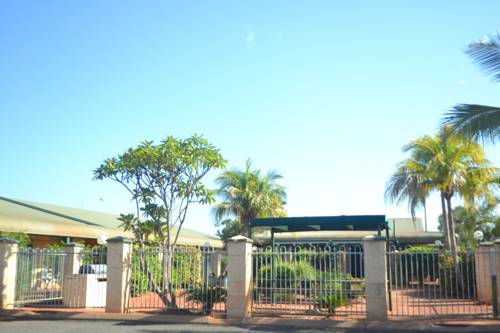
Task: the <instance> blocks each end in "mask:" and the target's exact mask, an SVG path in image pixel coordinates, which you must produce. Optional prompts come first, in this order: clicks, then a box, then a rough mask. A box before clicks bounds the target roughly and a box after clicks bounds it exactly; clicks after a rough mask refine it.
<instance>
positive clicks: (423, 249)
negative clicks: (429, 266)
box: [402, 245, 441, 253]
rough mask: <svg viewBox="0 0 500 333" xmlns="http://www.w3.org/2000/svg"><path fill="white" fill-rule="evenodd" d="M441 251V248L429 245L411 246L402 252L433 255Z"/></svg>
mask: <svg viewBox="0 0 500 333" xmlns="http://www.w3.org/2000/svg"><path fill="white" fill-rule="evenodd" d="M439 251H441V250H440V249H439V248H437V247H435V246H429V245H420V246H411V247H409V248H406V249H404V250H403V251H402V253H433V252H439Z"/></svg>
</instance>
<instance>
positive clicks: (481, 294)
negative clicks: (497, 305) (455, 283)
mask: <svg viewBox="0 0 500 333" xmlns="http://www.w3.org/2000/svg"><path fill="white" fill-rule="evenodd" d="M492 250H493V243H490V242H486V243H482V244H479V247H478V248H477V250H476V252H475V254H474V256H475V260H476V289H477V300H478V302H479V303H481V304H491V301H492V297H491V293H492V290H491V275H492V273H493V272H492V270H491V268H492V260H493V254H494V252H493V251H492Z"/></svg>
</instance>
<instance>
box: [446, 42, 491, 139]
mask: <svg viewBox="0 0 500 333" xmlns="http://www.w3.org/2000/svg"><path fill="white" fill-rule="evenodd" d="M466 53H467V54H468V55H469V56H471V57H472V59H474V61H475V62H476V63H477V64H479V66H480V67H481V68H482V69H483V71H484V72H486V74H488V75H489V76H490V77H491V78H492V79H493V81H495V82H500V33H496V34H495V35H493V36H491V37H488V36H485V37H483V38H482V39H479V40H477V41H474V42H472V43H471V44H470V45H469V47H468V48H467V50H466ZM443 122H444V124H447V125H452V126H453V127H454V128H455V130H456V131H457V132H458V133H461V134H463V135H466V136H469V137H472V138H474V139H478V138H481V139H482V140H490V141H492V142H495V141H496V140H498V138H500V108H499V107H495V106H488V105H479V104H458V105H455V106H454V107H453V109H452V110H450V111H449V112H447V113H446V114H445V118H444V120H443Z"/></svg>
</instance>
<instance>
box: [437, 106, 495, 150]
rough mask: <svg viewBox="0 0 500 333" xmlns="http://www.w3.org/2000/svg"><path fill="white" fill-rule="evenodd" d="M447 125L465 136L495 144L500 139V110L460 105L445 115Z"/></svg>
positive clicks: (490, 107) (491, 107) (444, 121)
mask: <svg viewBox="0 0 500 333" xmlns="http://www.w3.org/2000/svg"><path fill="white" fill-rule="evenodd" d="M443 123H444V124H445V125H451V126H452V127H453V129H454V130H455V131H456V132H457V133H460V134H462V135H464V136H467V137H472V138H474V139H482V140H483V141H485V140H486V141H492V142H495V141H496V140H498V138H500V108H498V107H494V106H487V105H478V104H458V105H455V106H454V107H453V109H451V110H450V111H448V112H447V113H446V114H445V118H444V120H443Z"/></svg>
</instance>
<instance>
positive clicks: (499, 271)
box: [493, 239, 500, 316]
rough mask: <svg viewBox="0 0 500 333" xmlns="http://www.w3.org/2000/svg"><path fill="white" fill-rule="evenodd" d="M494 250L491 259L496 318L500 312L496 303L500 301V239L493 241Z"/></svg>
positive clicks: (499, 307)
mask: <svg viewBox="0 0 500 333" xmlns="http://www.w3.org/2000/svg"><path fill="white" fill-rule="evenodd" d="M493 245H494V248H493V251H494V252H493V253H494V254H493V257H494V260H495V268H496V269H495V279H496V287H497V288H496V293H497V294H496V301H497V309H496V310H497V311H496V315H497V316H498V313H499V312H500V306H499V305H498V301H499V300H500V239H497V240H495V242H493Z"/></svg>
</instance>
